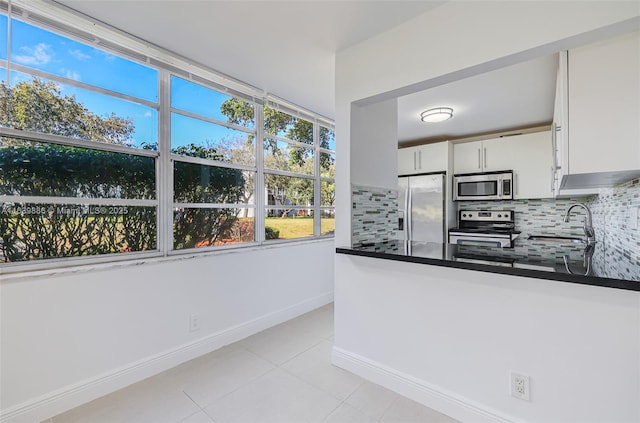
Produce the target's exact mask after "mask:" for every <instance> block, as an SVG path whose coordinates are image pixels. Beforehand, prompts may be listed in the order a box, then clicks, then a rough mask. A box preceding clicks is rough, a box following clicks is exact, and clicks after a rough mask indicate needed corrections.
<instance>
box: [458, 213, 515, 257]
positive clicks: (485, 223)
mask: <svg viewBox="0 0 640 423" xmlns="http://www.w3.org/2000/svg"><path fill="white" fill-rule="evenodd" d="M518 235H520V232H519V231H516V230H515V221H514V213H513V210H460V211H459V212H458V227H457V228H455V229H449V244H458V245H487V246H491V247H501V248H513V241H514V240H515V239H516V238H517V237H518Z"/></svg>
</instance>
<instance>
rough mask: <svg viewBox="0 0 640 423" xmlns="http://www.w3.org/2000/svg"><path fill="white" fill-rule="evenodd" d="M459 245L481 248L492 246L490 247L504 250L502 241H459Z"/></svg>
mask: <svg viewBox="0 0 640 423" xmlns="http://www.w3.org/2000/svg"><path fill="white" fill-rule="evenodd" d="M457 244H458V245H479V246H490V247H498V248H502V243H501V242H500V241H482V240H470V239H459V240H458V242H457Z"/></svg>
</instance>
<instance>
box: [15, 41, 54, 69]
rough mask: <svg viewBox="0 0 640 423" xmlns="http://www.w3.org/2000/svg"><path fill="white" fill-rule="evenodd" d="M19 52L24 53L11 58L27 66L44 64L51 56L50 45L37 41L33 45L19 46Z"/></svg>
mask: <svg viewBox="0 0 640 423" xmlns="http://www.w3.org/2000/svg"><path fill="white" fill-rule="evenodd" d="M20 52H22V53H24V54H21V55H16V56H13V60H14V61H15V62H18V63H20V64H22V65H27V66H38V65H46V64H47V63H49V62H50V61H51V59H52V58H53V50H52V49H51V46H50V45H48V44H45V43H39V44H37V45H36V46H35V47H27V46H23V47H20Z"/></svg>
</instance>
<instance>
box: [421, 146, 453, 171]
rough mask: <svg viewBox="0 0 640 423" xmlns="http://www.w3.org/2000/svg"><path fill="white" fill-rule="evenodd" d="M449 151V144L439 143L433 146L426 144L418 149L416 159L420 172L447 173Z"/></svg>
mask: <svg viewBox="0 0 640 423" xmlns="http://www.w3.org/2000/svg"><path fill="white" fill-rule="evenodd" d="M448 149H449V145H448V143H447V142H437V143H433V144H425V145H421V146H419V147H417V150H416V154H417V155H418V156H417V158H416V161H417V162H418V163H417V166H418V170H419V171H420V172H421V173H427V172H445V171H446V170H447V165H448V157H449V155H448Z"/></svg>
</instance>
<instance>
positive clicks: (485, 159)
mask: <svg viewBox="0 0 640 423" xmlns="http://www.w3.org/2000/svg"><path fill="white" fill-rule="evenodd" d="M484 168H485V169H486V168H487V147H485V148H484Z"/></svg>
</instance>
